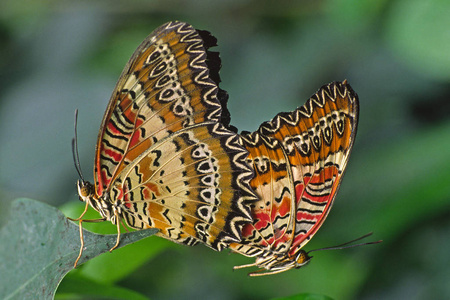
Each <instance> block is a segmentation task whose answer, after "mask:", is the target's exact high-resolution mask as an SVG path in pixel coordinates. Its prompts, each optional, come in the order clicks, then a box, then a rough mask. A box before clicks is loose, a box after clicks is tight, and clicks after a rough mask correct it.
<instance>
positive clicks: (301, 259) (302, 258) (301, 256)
mask: <svg viewBox="0 0 450 300" xmlns="http://www.w3.org/2000/svg"><path fill="white" fill-rule="evenodd" d="M311 258H312V256H309V255H308V253H307V252H306V251H304V250H300V251H299V252H298V253H297V256H296V258H295V265H294V268H296V269H300V268H301V267H303V266H304V265H306V264H308V263H309V261H310V260H311Z"/></svg>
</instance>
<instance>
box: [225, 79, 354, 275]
mask: <svg viewBox="0 0 450 300" xmlns="http://www.w3.org/2000/svg"><path fill="white" fill-rule="evenodd" d="M357 124H358V96H357V95H356V93H355V92H354V91H353V90H352V88H351V87H350V85H349V84H348V83H347V82H346V81H344V82H333V83H330V84H328V85H325V86H323V87H322V88H320V89H319V91H318V92H317V93H316V94H314V95H313V96H312V97H311V98H310V99H308V100H307V102H306V104H305V105H303V106H301V107H299V108H297V109H296V110H294V111H293V112H289V113H280V114H278V115H277V116H275V118H273V119H272V120H271V121H269V122H265V123H263V124H262V125H261V126H260V127H259V129H258V130H257V131H255V132H253V133H246V134H242V135H241V144H242V145H243V146H245V148H246V149H247V150H248V151H249V157H248V160H247V161H248V164H249V165H250V166H253V169H254V172H255V177H254V178H253V179H252V180H251V182H250V185H251V187H252V188H253V190H254V191H255V192H256V194H257V196H258V198H259V199H258V201H257V202H256V203H253V204H251V212H252V217H253V223H252V224H247V225H245V226H244V228H243V230H242V241H241V242H238V243H232V244H231V245H230V248H231V249H232V250H233V251H235V252H238V253H241V254H243V255H246V256H250V257H256V261H255V263H253V264H249V265H244V266H238V267H235V268H243V267H252V266H256V267H259V268H261V269H260V270H259V271H258V272H254V273H251V274H250V275H253V276H258V275H266V274H273V273H280V272H283V271H286V270H289V269H292V268H299V267H301V266H303V265H305V264H306V263H308V262H309V260H310V257H309V256H308V255H307V253H306V252H305V251H303V250H301V248H302V247H303V246H304V245H305V244H306V243H308V242H309V240H310V239H311V238H312V237H313V236H314V234H315V233H316V232H317V230H318V229H319V228H320V226H322V224H323V222H324V220H325V219H326V217H327V215H328V213H329V212H330V209H331V206H332V204H333V201H334V199H335V196H336V193H337V191H338V189H339V185H340V183H341V180H342V176H343V173H344V170H345V167H346V165H347V162H348V159H349V156H350V152H351V149H352V146H353V142H354V140H355V135H356V128H357ZM264 270H265V271H264Z"/></svg>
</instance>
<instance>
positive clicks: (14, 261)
mask: <svg viewBox="0 0 450 300" xmlns="http://www.w3.org/2000/svg"><path fill="white" fill-rule="evenodd" d="M10 212H11V214H10V218H9V220H8V223H7V224H6V225H5V226H4V227H3V228H2V229H1V231H0V240H1V241H2V244H1V247H0V282H1V284H0V298H1V299H51V298H53V296H54V293H55V290H56V288H57V286H58V284H59V283H60V281H61V280H62V278H63V277H64V275H65V274H67V272H69V271H70V270H72V269H73V264H74V262H75V260H76V258H77V256H78V252H79V249H80V238H79V229H78V225H77V224H75V223H73V222H70V221H68V219H67V218H66V217H65V216H64V215H63V214H62V213H61V212H60V211H59V210H58V209H56V208H54V207H52V206H49V205H47V204H44V203H41V202H38V201H35V200H30V199H18V200H15V201H14V202H13V203H12V205H11V209H10ZM156 232H157V230H156V229H148V230H141V231H135V232H131V233H125V234H122V235H121V237H120V244H119V247H123V246H125V245H127V244H130V243H134V242H136V241H137V240H140V239H142V238H145V237H147V236H150V235H153V234H155V233H156ZM83 234H84V242H85V248H84V251H83V255H82V257H81V259H80V261H79V264H82V263H84V262H86V261H88V260H89V259H91V258H93V257H95V256H97V255H100V254H101V253H104V252H106V251H109V249H111V247H112V246H113V245H114V244H115V242H116V238H117V235H116V234H112V235H98V234H95V233H92V232H90V231H87V230H83Z"/></svg>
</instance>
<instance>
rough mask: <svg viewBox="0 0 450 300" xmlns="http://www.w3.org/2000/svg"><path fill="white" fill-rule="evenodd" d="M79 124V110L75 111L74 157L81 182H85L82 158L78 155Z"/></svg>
mask: <svg viewBox="0 0 450 300" xmlns="http://www.w3.org/2000/svg"><path fill="white" fill-rule="evenodd" d="M77 124H78V109H75V137H73V138H72V155H73V163H74V165H75V169H76V170H77V172H78V176H80V178H81V180H82V181H84V177H83V173H82V172H81V164H80V156H79V155H78V135H77Z"/></svg>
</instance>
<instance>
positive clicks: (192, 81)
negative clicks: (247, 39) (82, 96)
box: [92, 22, 255, 250]
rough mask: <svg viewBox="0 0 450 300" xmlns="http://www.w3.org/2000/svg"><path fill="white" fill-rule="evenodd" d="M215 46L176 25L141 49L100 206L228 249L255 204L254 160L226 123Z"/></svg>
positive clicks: (118, 92)
mask: <svg viewBox="0 0 450 300" xmlns="http://www.w3.org/2000/svg"><path fill="white" fill-rule="evenodd" d="M215 43H216V40H215V39H214V38H213V37H212V36H211V35H208V34H205V32H198V31H196V30H195V29H193V28H192V27H191V26H190V25H188V24H186V23H181V22H170V23H167V24H165V25H163V26H161V27H160V28H158V29H157V30H155V31H154V32H153V33H152V34H151V35H150V36H148V37H147V38H146V39H145V40H144V42H143V43H142V44H141V45H140V46H139V47H138V49H137V50H136V51H135V53H134V54H133V56H132V57H131V59H130V61H129V63H128V64H127V65H126V67H125V69H124V71H123V72H122V75H121V77H120V79H119V81H118V83H117V85H116V87H115V90H114V92H113V95H112V97H111V100H110V102H109V106H108V108H107V110H106V113H105V116H104V118H103V122H102V126H101V128H100V133H99V136H98V141H97V148H96V162H95V170H94V177H95V183H96V184H95V194H96V196H95V197H94V198H98V199H104V200H105V201H109V202H110V203H113V204H114V205H115V207H118V208H119V209H118V210H117V211H119V214H120V215H119V216H118V217H119V218H121V219H123V220H125V222H126V223H127V224H128V225H129V226H130V227H132V228H136V229H142V228H149V227H154V228H158V229H160V232H159V235H160V236H163V237H165V238H168V239H170V240H173V241H175V242H178V243H184V244H188V245H194V244H196V243H198V242H202V243H204V244H206V245H208V246H210V247H212V248H214V249H216V250H221V249H222V248H223V247H225V246H226V243H228V242H232V241H233V242H236V241H240V239H241V237H240V236H241V227H242V226H243V225H244V224H245V223H249V222H251V215H250V211H249V208H248V206H247V205H246V203H247V201H251V200H254V199H255V196H254V192H253V191H252V190H251V188H250V186H249V181H250V179H251V178H252V176H253V173H252V170H251V168H249V167H248V166H247V165H246V163H245V159H246V156H247V154H248V152H247V151H246V150H245V148H244V147H243V146H242V145H240V144H239V143H238V138H239V137H238V135H237V134H235V133H232V132H231V131H229V130H228V129H226V128H225V127H224V126H222V125H220V122H219V121H220V118H221V110H222V109H221V104H220V102H219V100H218V99H217V93H218V90H219V89H218V85H217V84H218V81H220V78H219V76H218V71H219V67H220V59H219V57H218V55H217V54H216V53H214V52H209V51H207V48H208V47H210V46H213V45H215ZM208 66H215V68H212V69H209V68H208ZM213 79H214V80H215V81H214V80H213ZM94 200H95V199H94ZM94 200H92V202H94Z"/></svg>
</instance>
